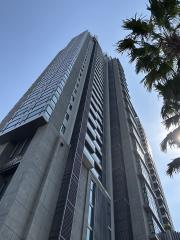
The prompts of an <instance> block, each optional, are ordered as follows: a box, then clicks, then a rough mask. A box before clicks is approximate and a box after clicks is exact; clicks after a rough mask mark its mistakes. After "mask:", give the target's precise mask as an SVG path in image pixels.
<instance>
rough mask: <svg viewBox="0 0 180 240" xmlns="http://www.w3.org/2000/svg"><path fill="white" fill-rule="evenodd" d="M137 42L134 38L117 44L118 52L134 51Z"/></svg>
mask: <svg viewBox="0 0 180 240" xmlns="http://www.w3.org/2000/svg"><path fill="white" fill-rule="evenodd" d="M134 45H135V41H134V40H133V39H132V38H125V39H123V40H121V41H119V42H117V50H118V52H120V53H121V52H124V51H126V50H132V49H133V48H134Z"/></svg>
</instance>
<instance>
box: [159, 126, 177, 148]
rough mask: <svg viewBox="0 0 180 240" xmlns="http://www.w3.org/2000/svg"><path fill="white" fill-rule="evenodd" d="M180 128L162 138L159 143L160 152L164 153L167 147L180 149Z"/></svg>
mask: <svg viewBox="0 0 180 240" xmlns="http://www.w3.org/2000/svg"><path fill="white" fill-rule="evenodd" d="M179 136H180V126H179V127H177V128H176V129H174V130H173V131H171V132H170V133H168V134H167V136H166V137H165V138H164V140H163V141H162V142H161V149H162V151H164V152H166V151H167V147H168V145H169V146H170V147H174V146H177V147H180V140H179Z"/></svg>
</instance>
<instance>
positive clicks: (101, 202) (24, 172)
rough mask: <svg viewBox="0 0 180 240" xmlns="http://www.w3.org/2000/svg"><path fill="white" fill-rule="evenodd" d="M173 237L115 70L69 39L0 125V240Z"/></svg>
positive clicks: (89, 43)
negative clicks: (164, 234)
mask: <svg viewBox="0 0 180 240" xmlns="http://www.w3.org/2000/svg"><path fill="white" fill-rule="evenodd" d="M167 228H168V229H170V228H171V229H173V224H172V221H171V217H170V214H169V210H168V206H167V203H166V200H165V196H164V193H163V190H162V187H161V183H160V179H159V177H158V174H157V171H156V168H155V164H154V161H153V159H152V155H151V151H150V148H149V145H148V142H147V139H146V136H145V133H144V130H143V127H142V125H141V123H140V120H139V118H138V116H137V114H136V112H135V110H134V107H133V106H132V103H131V101H130V96H129V92H128V88H127V84H126V80H125V76H124V72H123V69H122V66H121V64H120V62H119V60H118V59H113V58H111V57H108V56H107V55H105V54H103V52H102V50H101V47H100V45H99V43H98V41H97V39H96V38H95V37H93V36H91V34H90V33H89V32H88V31H85V32H83V33H81V34H80V35H78V36H77V37H75V38H73V39H72V40H71V41H70V43H69V44H68V45H67V46H66V47H65V48H64V49H63V50H62V51H60V52H59V53H58V54H57V56H56V57H55V58H54V59H53V61H52V62H51V63H50V64H49V65H48V67H47V68H46V69H45V70H44V72H43V73H42V74H41V75H40V76H39V78H38V79H37V80H36V81H35V82H34V83H33V84H32V86H31V87H30V88H29V90H28V91H27V92H26V93H25V94H24V95H23V97H22V98H21V99H20V100H19V101H18V102H17V104H16V105H15V106H14V107H13V109H12V110H11V111H10V112H9V113H8V115H7V116H6V117H5V118H4V120H3V121H2V122H1V125H0V240H1V239H2V240H4V239H6V240H10V239H11V240H22V239H23V240H46V239H47V240H70V239H71V240H80V239H83V240H111V239H112V240H150V239H157V240H158V239H160V236H161V235H162V234H163V232H165V229H167Z"/></svg>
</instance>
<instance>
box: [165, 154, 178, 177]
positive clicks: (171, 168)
mask: <svg viewBox="0 0 180 240" xmlns="http://www.w3.org/2000/svg"><path fill="white" fill-rule="evenodd" d="M179 171H180V157H178V158H175V159H173V160H172V161H171V162H170V163H168V169H167V171H166V172H167V174H168V175H169V176H170V177H172V175H173V173H177V172H179Z"/></svg>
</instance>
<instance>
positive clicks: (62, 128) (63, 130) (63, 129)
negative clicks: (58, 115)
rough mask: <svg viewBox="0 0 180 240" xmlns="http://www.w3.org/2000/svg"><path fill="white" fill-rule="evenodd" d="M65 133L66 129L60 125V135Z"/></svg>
mask: <svg viewBox="0 0 180 240" xmlns="http://www.w3.org/2000/svg"><path fill="white" fill-rule="evenodd" d="M65 131H66V127H65V126H64V124H62V126H61V132H62V134H64V133H65Z"/></svg>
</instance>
